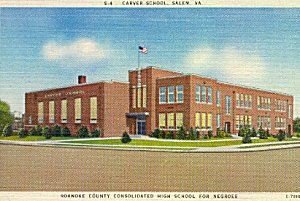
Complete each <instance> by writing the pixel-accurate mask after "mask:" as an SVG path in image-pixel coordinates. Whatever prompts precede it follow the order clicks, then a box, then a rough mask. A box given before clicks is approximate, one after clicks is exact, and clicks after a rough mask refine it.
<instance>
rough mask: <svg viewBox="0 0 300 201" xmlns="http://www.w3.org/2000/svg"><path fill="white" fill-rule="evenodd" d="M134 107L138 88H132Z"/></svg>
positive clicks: (134, 106) (133, 106)
mask: <svg viewBox="0 0 300 201" xmlns="http://www.w3.org/2000/svg"><path fill="white" fill-rule="evenodd" d="M132 108H136V88H132Z"/></svg>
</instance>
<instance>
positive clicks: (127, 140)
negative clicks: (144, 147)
mask: <svg viewBox="0 0 300 201" xmlns="http://www.w3.org/2000/svg"><path fill="white" fill-rule="evenodd" d="M121 141H122V143H129V142H131V138H130V136H129V135H128V133H127V132H126V131H125V132H124V133H123V136H122V139H121Z"/></svg>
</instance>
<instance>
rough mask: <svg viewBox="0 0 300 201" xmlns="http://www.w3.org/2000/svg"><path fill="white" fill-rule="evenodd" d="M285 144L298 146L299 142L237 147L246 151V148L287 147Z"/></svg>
mask: <svg viewBox="0 0 300 201" xmlns="http://www.w3.org/2000/svg"><path fill="white" fill-rule="evenodd" d="M287 144H300V142H292V141H291V142H287V143H277V144H259V145H253V146H245V147H239V148H240V149H248V148H256V147H271V146H280V145H287Z"/></svg>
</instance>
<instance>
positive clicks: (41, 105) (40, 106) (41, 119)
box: [38, 102, 44, 123]
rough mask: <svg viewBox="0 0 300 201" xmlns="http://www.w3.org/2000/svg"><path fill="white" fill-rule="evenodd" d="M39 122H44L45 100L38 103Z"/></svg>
mask: <svg viewBox="0 0 300 201" xmlns="http://www.w3.org/2000/svg"><path fill="white" fill-rule="evenodd" d="M38 122H39V123H43V122H44V103H43V102H39V103H38Z"/></svg>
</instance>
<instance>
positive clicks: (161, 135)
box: [159, 130, 166, 139]
mask: <svg viewBox="0 0 300 201" xmlns="http://www.w3.org/2000/svg"><path fill="white" fill-rule="evenodd" d="M159 138H163V139H165V138H166V131H164V130H161V131H160V132H159Z"/></svg>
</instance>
